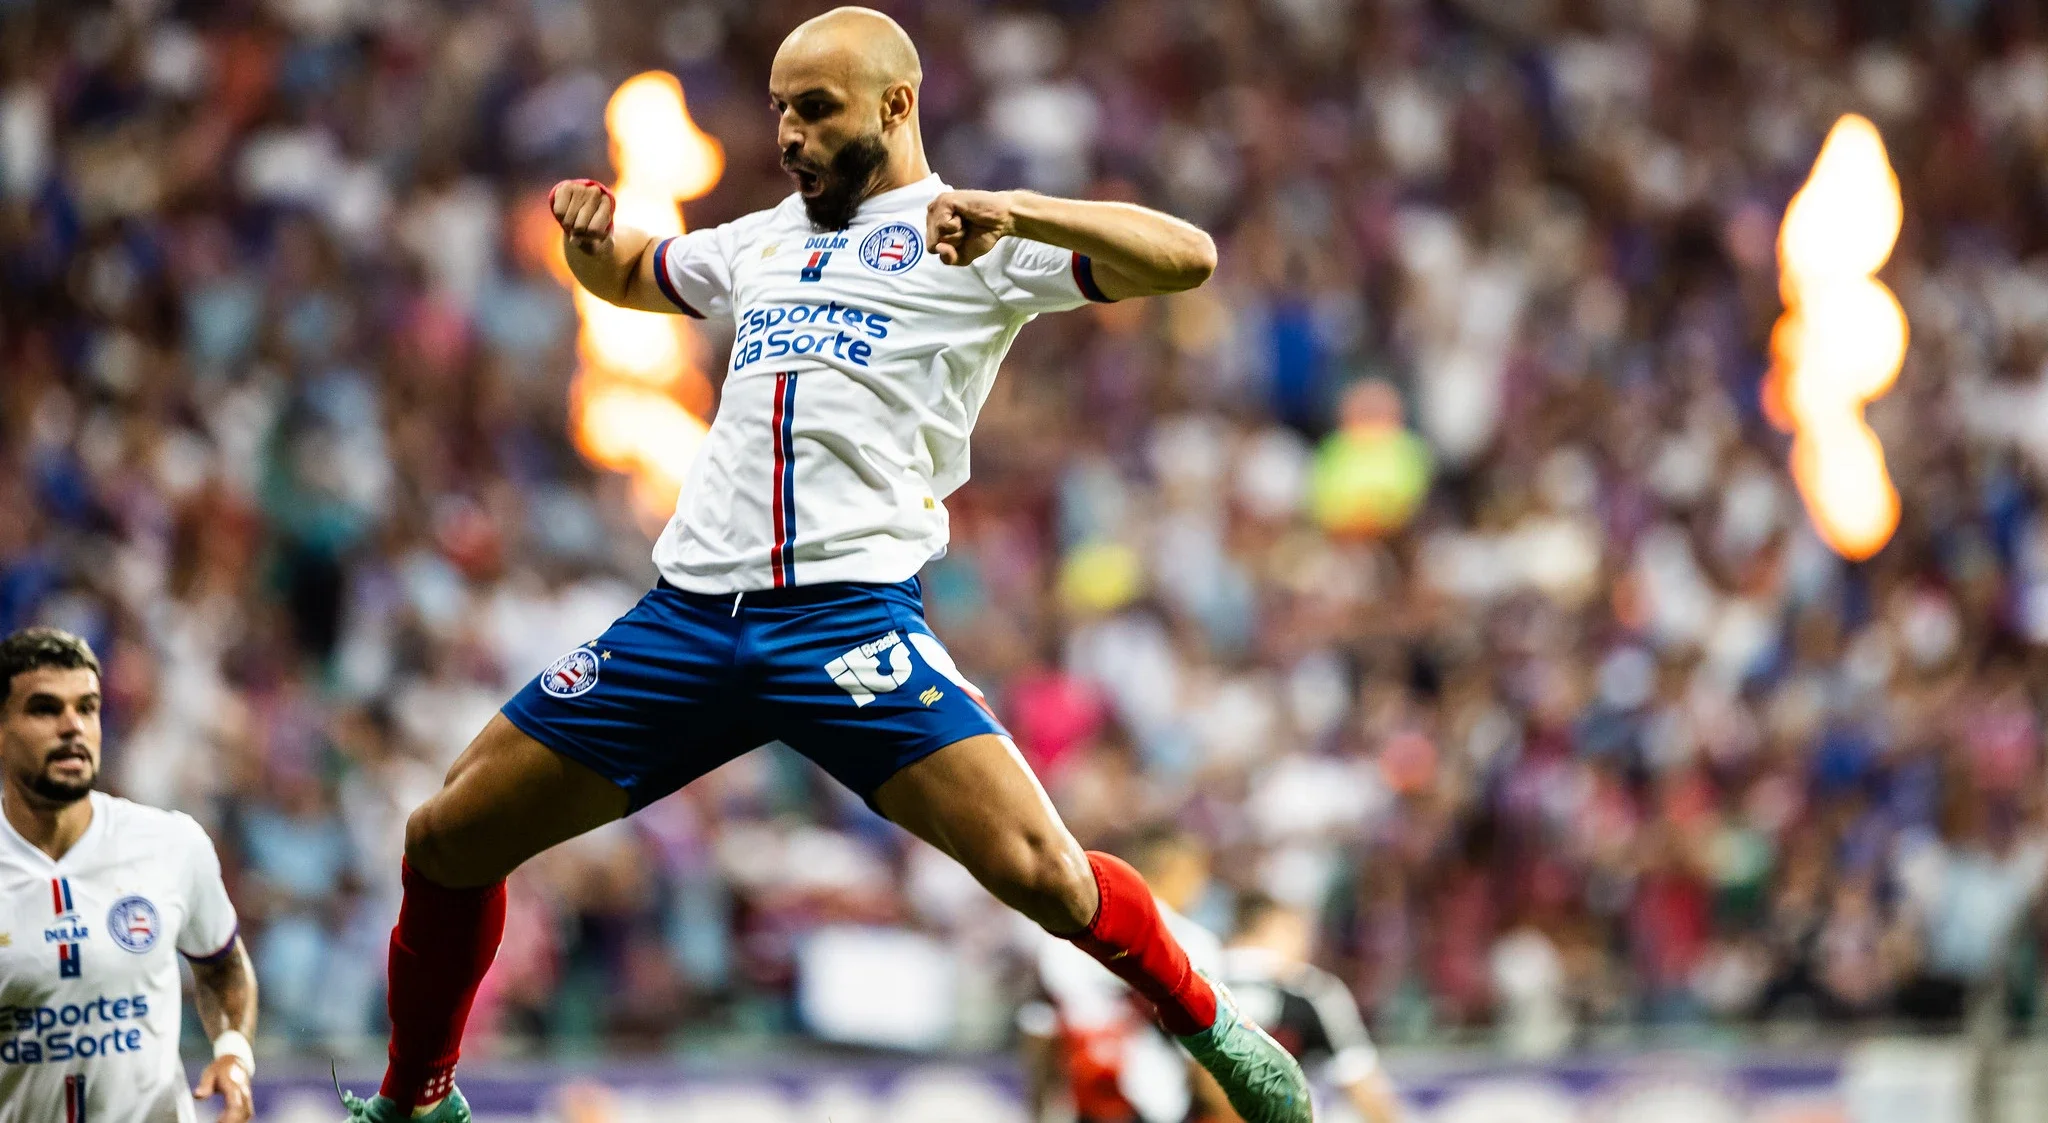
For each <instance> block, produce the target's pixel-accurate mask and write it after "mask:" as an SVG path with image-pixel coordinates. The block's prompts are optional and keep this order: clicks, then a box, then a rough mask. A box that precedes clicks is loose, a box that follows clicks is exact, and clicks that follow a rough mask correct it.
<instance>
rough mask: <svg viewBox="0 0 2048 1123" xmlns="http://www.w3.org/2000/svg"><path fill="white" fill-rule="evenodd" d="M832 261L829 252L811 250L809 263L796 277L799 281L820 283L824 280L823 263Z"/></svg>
mask: <svg viewBox="0 0 2048 1123" xmlns="http://www.w3.org/2000/svg"><path fill="white" fill-rule="evenodd" d="M831 260H832V251H831V250H812V251H811V263H810V264H809V265H806V266H804V267H803V270H802V271H801V272H799V273H797V275H796V279H797V280H799V281H822V280H824V279H825V263H826V262H829V261H831Z"/></svg>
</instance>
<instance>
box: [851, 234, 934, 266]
mask: <svg viewBox="0 0 2048 1123" xmlns="http://www.w3.org/2000/svg"><path fill="white" fill-rule="evenodd" d="M923 256H924V239H923V237H921V236H920V235H919V234H918V232H917V227H915V226H912V225H910V224H909V223H907V222H891V223H886V224H884V225H882V226H877V227H875V229H874V231H873V232H872V233H870V234H869V235H868V236H867V237H865V238H862V239H861V241H860V263H861V264H862V265H865V266H867V267H868V268H870V269H872V270H874V271H875V272H877V273H901V272H903V271H904V270H905V269H908V268H910V267H911V266H913V265H916V264H917V262H918V259H919V258H922V257H923Z"/></svg>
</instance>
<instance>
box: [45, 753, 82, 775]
mask: <svg viewBox="0 0 2048 1123" xmlns="http://www.w3.org/2000/svg"><path fill="white" fill-rule="evenodd" d="M43 764H44V766H45V767H51V768H68V769H77V770H83V769H89V768H91V767H92V756H91V755H90V754H88V753H87V752H86V751H85V750H84V749H59V750H57V751H56V752H54V753H51V754H50V755H49V756H48V757H47V758H45V760H44V761H43Z"/></svg>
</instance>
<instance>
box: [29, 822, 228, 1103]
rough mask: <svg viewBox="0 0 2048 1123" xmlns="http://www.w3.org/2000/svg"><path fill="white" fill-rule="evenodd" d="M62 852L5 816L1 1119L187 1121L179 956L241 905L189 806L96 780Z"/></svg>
mask: <svg viewBox="0 0 2048 1123" xmlns="http://www.w3.org/2000/svg"><path fill="white" fill-rule="evenodd" d="M88 798H90V799H91V800H92V825H91V826H89V827H87V828H86V830H85V834H84V836H83V837H81V838H80V839H79V840H78V842H77V843H76V844H75V845H73V846H72V847H71V849H70V851H68V852H67V853H66V854H65V855H64V857H63V859H62V860H60V861H51V860H50V856H49V855H47V854H45V853H43V852H42V851H40V850H38V849H36V848H35V847H34V846H31V845H29V843H28V841H27V840H26V839H24V838H22V837H21V835H20V834H19V833H17V832H16V831H15V830H14V828H13V827H12V826H10V825H8V824H7V823H6V822H5V820H4V818H0V1123H190V1121H191V1120H192V1119H194V1118H195V1116H194V1114H193V1110H192V1093H191V1091H190V1089H189V1088H188V1087H187V1085H186V1083H185V1071H184V1066H183V1065H182V1064H181V1063H180V1062H179V1059H178V1026H179V1021H180V1016H179V993H178V955H179V954H180V953H182V954H184V955H186V956H188V957H190V958H192V959H196V960H204V959H208V958H211V957H215V956H220V955H225V954H227V950H228V948H229V946H230V945H231V944H232V943H233V941H234V937H235V909H234V906H233V905H232V904H230V903H229V902H228V894H227V889H226V888H225V887H224V886H223V885H222V884H221V878H220V859H219V858H218V857H216V856H215V854H214V851H213V843H212V841H211V840H209V839H208V838H207V837H206V832H205V831H204V830H201V829H200V826H199V824H198V823H196V822H193V821H192V819H191V818H190V817H189V816H186V815H182V814H179V813H177V812H174V811H159V810H157V809H156V808H153V807H144V806H142V805H141V804H138V803H130V802H128V801H127V800H125V799H116V798H114V797H113V796H109V795H104V794H102V793H99V792H94V793H92V795H91V796H90V797H88Z"/></svg>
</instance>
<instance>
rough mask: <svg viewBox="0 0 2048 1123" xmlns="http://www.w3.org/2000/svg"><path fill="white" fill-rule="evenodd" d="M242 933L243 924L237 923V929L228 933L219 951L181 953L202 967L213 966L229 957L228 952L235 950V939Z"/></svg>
mask: <svg viewBox="0 0 2048 1123" xmlns="http://www.w3.org/2000/svg"><path fill="white" fill-rule="evenodd" d="M241 935H242V926H241V925H239V924H237V925H235V930H234V931H232V932H229V933H228V938H227V940H226V941H225V942H223V943H222V944H221V945H220V950H219V951H210V952H207V953H206V954H205V955H191V954H189V953H182V952H181V953H180V954H183V955H184V956H185V959H186V960H187V961H189V962H192V963H197V964H199V965H200V966H202V967H207V966H211V965H213V964H215V963H219V962H220V961H221V960H223V959H226V958H227V957H228V953H229V952H231V951H233V950H235V941H236V940H238V939H240V938H241Z"/></svg>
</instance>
